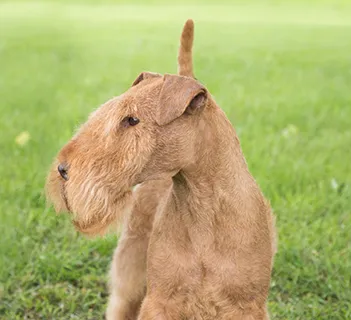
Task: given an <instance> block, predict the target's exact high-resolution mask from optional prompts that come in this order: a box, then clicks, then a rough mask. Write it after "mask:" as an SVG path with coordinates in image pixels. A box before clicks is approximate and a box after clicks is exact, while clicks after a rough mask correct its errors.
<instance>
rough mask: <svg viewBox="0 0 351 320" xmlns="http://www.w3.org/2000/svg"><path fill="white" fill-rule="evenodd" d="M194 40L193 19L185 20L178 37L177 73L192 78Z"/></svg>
mask: <svg viewBox="0 0 351 320" xmlns="http://www.w3.org/2000/svg"><path fill="white" fill-rule="evenodd" d="M193 42H194V21H193V20H191V19H189V20H187V21H186V22H185V25H184V27H183V32H182V35H181V37H180V47H179V53H178V74H179V75H181V76H187V77H192V78H194V73H193V57H192V48H193Z"/></svg>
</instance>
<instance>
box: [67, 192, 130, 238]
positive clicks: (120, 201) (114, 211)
mask: <svg viewBox="0 0 351 320" xmlns="http://www.w3.org/2000/svg"><path fill="white" fill-rule="evenodd" d="M99 200H100V199H99ZM99 200H97V199H92V200H91V201H89V202H90V208H89V204H88V203H87V206H85V208H86V209H85V211H73V212H74V213H73V215H74V219H73V221H72V222H73V224H74V226H75V228H76V229H77V230H78V231H79V232H81V233H83V234H86V235H103V234H104V233H106V231H107V230H108V228H109V227H110V226H112V225H117V224H118V223H120V222H121V219H122V218H123V217H124V216H125V215H126V212H128V211H130V209H131V206H132V191H127V192H125V193H123V194H122V195H121V196H118V197H117V198H115V199H114V200H112V201H109V199H104V200H103V199H101V200H100V201H99ZM101 201H102V202H101Z"/></svg>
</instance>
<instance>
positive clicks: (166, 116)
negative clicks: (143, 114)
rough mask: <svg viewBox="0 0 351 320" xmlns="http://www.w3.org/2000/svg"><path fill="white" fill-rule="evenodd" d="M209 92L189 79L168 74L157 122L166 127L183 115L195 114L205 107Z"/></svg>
mask: <svg viewBox="0 0 351 320" xmlns="http://www.w3.org/2000/svg"><path fill="white" fill-rule="evenodd" d="M206 101H207V91H206V89H205V87H204V86H203V85H201V84H200V83H198V82H197V81H196V80H194V79H192V78H189V77H181V76H176V75H169V74H166V75H165V76H164V82H163V86H162V89H161V93H160V101H159V107H158V110H157V115H156V122H157V124H158V125H160V126H164V125H166V124H168V123H170V122H172V121H173V120H174V119H176V118H178V117H180V116H181V115H182V114H184V113H186V114H193V113H195V112H198V111H200V110H201V109H202V107H203V106H205V104H206Z"/></svg>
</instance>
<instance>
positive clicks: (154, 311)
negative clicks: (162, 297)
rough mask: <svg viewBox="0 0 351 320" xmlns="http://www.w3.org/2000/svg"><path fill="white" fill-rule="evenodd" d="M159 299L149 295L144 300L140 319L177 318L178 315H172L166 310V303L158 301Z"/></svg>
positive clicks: (172, 319) (165, 319) (164, 319)
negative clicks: (162, 303)
mask: <svg viewBox="0 0 351 320" xmlns="http://www.w3.org/2000/svg"><path fill="white" fill-rule="evenodd" d="M156 300H157V299H152V298H150V297H148V296H146V298H145V299H144V301H143V304H142V306H141V310H140V314H139V317H138V320H175V319H179V318H177V317H172V316H171V315H168V313H167V312H166V308H165V306H164V305H161V304H160V303H159V302H156Z"/></svg>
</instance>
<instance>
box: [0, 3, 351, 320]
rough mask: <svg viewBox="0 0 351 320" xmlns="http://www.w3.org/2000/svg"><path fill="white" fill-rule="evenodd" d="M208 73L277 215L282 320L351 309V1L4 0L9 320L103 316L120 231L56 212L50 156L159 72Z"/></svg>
mask: <svg viewBox="0 0 351 320" xmlns="http://www.w3.org/2000/svg"><path fill="white" fill-rule="evenodd" d="M187 18H193V19H194V20H195V28H196V35H195V50H194V56H195V72H196V76H197V78H198V79H200V80H201V81H202V82H203V83H204V84H205V85H206V86H207V87H208V89H209V90H210V91H211V93H212V94H213V95H214V96H215V98H216V100H217V102H218V103H219V105H220V106H221V107H222V108H223V109H224V110H225V112H226V113H227V115H228V117H229V118H230V120H231V121H232V123H233V125H234V126H235V127H236V129H237V132H238V134H239V136H240V139H241V142H242V147H243V149H244V153H245V155H246V158H247V161H248V164H249V167H250V170H251V172H252V173H253V175H254V176H255V177H256V178H257V180H258V182H259V184H260V186H261V187H262V189H263V191H264V193H265V195H266V196H267V197H268V198H269V199H270V200H271V203H272V206H273V208H274V212H275V214H276V216H277V228H278V231H279V252H278V254H277V256H276V260H275V266H274V272H273V279H272V284H271V293H270V299H269V308H270V313H271V316H272V319H351V278H350V270H351V248H350V244H351V232H350V224H351V200H350V195H351V190H350V189H351V185H350V184H351V170H350V169H351V2H350V1H348V0H344V1H343V0H335V1H332V0H330V1H327V0H326V1H323V0H320V1H319V0H315V1H302V0H301V1H293V0H291V1H258V0H257V1H243V2H241V3H240V2H233V1H212V2H211V1H185V0H182V1H177V2H176V1H173V2H172V1H162V2H161V1H141V0H140V1H135V0H134V1H125V2H124V3H122V2H117V1H68V0H66V1H57V2H50V1H36V2H28V1H22V2H15V1H11V2H3V1H1V2H0V179H1V183H0V237H1V242H0V319H10V320H12V319H102V318H103V313H104V308H105V304H106V295H107V290H106V278H107V277H106V273H107V270H108V268H109V263H110V260H111V255H112V252H113V249H114V247H115V246H116V243H117V238H116V236H115V235H109V236H107V237H105V238H102V239H101V238H99V239H93V240H91V239H86V238H84V237H82V236H81V235H78V234H77V233H76V232H75V231H74V229H73V227H72V225H71V224H70V221H69V217H67V216H56V215H55V213H54V212H53V210H52V209H48V208H46V206H45V199H44V197H43V185H44V182H45V175H46V172H47V170H48V168H49V166H50V162H51V160H52V159H53V157H54V156H55V154H56V152H57V151H58V150H59V149H60V147H61V146H62V145H63V144H64V143H65V142H66V141H67V140H68V139H69V138H70V137H71V135H72V133H73V132H74V130H75V128H76V127H77V125H79V123H81V122H83V121H84V120H85V119H86V118H87V116H88V114H89V113H90V112H91V111H92V110H93V109H94V108H96V107H97V106H99V105H100V104H101V103H103V102H104V101H106V100H107V99H109V98H111V97H112V96H114V95H119V94H120V93H122V92H123V91H125V90H126V89H127V88H128V87H129V86H130V84H131V83H132V82H133V80H134V78H136V76H137V75H138V74H139V73H140V72H141V71H145V70H150V71H155V72H168V73H174V72H175V71H176V55H177V47H178V39H179V35H180V31H181V28H182V25H183V23H184V22H185V20H186V19H187Z"/></svg>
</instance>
